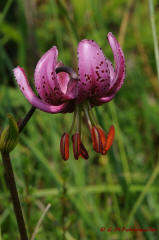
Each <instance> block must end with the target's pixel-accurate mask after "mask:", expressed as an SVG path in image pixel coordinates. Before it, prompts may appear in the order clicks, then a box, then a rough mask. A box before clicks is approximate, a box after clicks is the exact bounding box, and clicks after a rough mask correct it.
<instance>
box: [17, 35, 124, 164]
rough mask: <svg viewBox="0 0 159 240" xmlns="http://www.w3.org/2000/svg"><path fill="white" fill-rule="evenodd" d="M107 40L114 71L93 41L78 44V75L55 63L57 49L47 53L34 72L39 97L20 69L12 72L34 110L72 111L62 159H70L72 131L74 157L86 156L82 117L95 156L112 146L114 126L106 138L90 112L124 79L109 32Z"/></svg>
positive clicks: (111, 95)
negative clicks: (88, 131) (71, 121)
mask: <svg viewBox="0 0 159 240" xmlns="http://www.w3.org/2000/svg"><path fill="white" fill-rule="evenodd" d="M107 38H108V41H109V44H110V47H111V48H112V51H113V55H114V60H115V68H113V65H112V63H111V62H110V61H109V60H108V59H107V58H106V57H105V56H104V54H103V52H102V50H101V49H100V48H99V46H98V45H97V43H95V42H94V41H93V40H87V39H84V40H82V41H80V43H79V45H78V75H77V74H76V73H75V72H74V71H73V69H72V68H70V67H67V66H64V65H63V63H62V62H57V58H58V50H57V48H56V46H53V47H52V48H51V49H50V50H48V51H47V52H46V53H45V54H44V55H43V56H42V57H41V58H40V60H39V61H38V63H37V66H36V69H35V74H34V80H35V87H36V90H37V92H38V96H36V94H35V93H34V92H33V90H32V89H31V87H30V85H29V82H28V80H27V77H26V74H25V72H24V70H23V69H22V68H21V67H19V66H18V67H16V68H15V69H14V70H13V71H14V76H15V78H16V80H17V83H18V85H19V88H20V90H21V91H22V93H23V94H24V96H25V97H26V98H27V99H28V101H29V102H30V103H31V104H32V105H33V106H34V107H36V108H38V109H40V110H42V111H44V112H48V113H52V114H54V113H67V112H74V117H73V123H72V126H71V129H70V131H68V132H65V133H64V134H63V135H62V137H61V142H60V150H61V155H62V158H63V159H64V160H67V159H68V158H69V136H70V134H71V133H72V131H73V130H74V129H75V131H74V134H73V135H72V142H73V152H74V158H75V159H78V158H79V157H80V156H81V157H83V158H84V159H88V157H89V156H88V152H87V150H86V148H85V146H84V145H83V143H82V139H81V121H82V119H83V117H82V116H85V119H86V122H87V124H88V127H89V130H90V135H91V139H92V142H93V149H94V150H95V151H96V152H97V153H101V154H103V155H104V154H106V153H107V151H108V150H109V148H110V147H111V145H112V143H113V139H114V134H115V129H114V126H113V125H112V126H111V127H110V129H109V131H108V133H107V135H106V134H105V132H104V131H103V129H102V128H101V127H100V126H99V125H98V124H97V122H96V119H95V117H94V114H93V111H92V107H94V106H98V105H102V104H104V103H107V102H109V101H111V100H112V99H113V98H114V96H115V95H116V93H117V92H118V91H119V89H120V88H121V86H122V84H123V82H124V79H125V58H124V54H123V51H122V49H121V48H120V46H119V43H118V41H117V40H116V38H115V37H114V36H113V34H112V33H108V35H107Z"/></svg>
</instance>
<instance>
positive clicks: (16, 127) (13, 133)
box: [0, 106, 36, 240]
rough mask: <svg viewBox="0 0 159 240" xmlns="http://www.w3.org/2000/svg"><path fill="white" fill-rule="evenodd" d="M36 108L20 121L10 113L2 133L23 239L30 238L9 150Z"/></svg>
mask: <svg viewBox="0 0 159 240" xmlns="http://www.w3.org/2000/svg"><path fill="white" fill-rule="evenodd" d="M35 109H36V108H35V107H33V106H32V107H31V109H30V110H29V112H28V113H27V114H26V116H25V117H24V119H23V120H22V121H19V122H18V123H17V122H16V120H15V118H14V117H13V116H12V115H8V119H9V127H7V128H5V129H4V130H3V131H2V133H1V135H0V151H1V156H2V162H3V165H4V169H5V174H6V184H7V186H8V188H9V191H10V195H11V199H12V203H13V208H14V212H15V216H16V221H17V224H18V229H19V233H20V237H21V240H28V236H27V230H26V226H25V221H24V217H23V212H22V208H21V204H20V200H19V196H18V191H17V187H16V182H15V177H14V172H13V168H12V164H11V159H10V155H9V152H11V151H12V150H13V149H14V148H15V147H16V145H17V143H18V139H19V134H20V133H21V131H22V130H23V129H24V127H25V126H26V124H27V123H28V121H29V119H30V118H31V116H32V115H33V113H34V111H35Z"/></svg>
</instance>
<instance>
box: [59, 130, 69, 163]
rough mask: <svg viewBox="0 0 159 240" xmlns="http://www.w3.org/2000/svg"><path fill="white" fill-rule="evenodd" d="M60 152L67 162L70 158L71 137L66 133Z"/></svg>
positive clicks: (62, 138)
mask: <svg viewBox="0 0 159 240" xmlns="http://www.w3.org/2000/svg"><path fill="white" fill-rule="evenodd" d="M60 151H61V155H62V158H63V159H64V160H65V161H66V160H68V158H69V135H68V133H64V134H63V135H62V137H61V142H60Z"/></svg>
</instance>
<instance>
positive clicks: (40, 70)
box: [34, 47, 58, 104]
mask: <svg viewBox="0 0 159 240" xmlns="http://www.w3.org/2000/svg"><path fill="white" fill-rule="evenodd" d="M57 56H58V52H57V48H56V47H52V48H51V49H50V50H48V51H47V52H46V53H45V54H44V55H43V56H42V57H41V58H40V60H39V61H38V63H37V65H36V69H35V73H34V79H35V86H36V89H37V92H38V94H39V96H40V97H41V98H42V99H43V100H44V101H46V102H48V103H50V104H51V103H54V94H53V89H52V87H51V85H50V80H49V78H48V75H47V65H48V62H51V64H52V76H51V80H52V82H53V79H55V80H56V73H55V66H56V60H57Z"/></svg>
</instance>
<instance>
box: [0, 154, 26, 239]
mask: <svg viewBox="0 0 159 240" xmlns="http://www.w3.org/2000/svg"><path fill="white" fill-rule="evenodd" d="M1 155H2V161H3V165H4V168H5V173H6V181H7V185H8V187H9V191H10V194H11V198H12V202H13V207H14V212H15V215H16V219H17V224H18V228H19V233H20V237H21V240H28V236H27V230H26V227H25V222H24V217H23V212H22V208H21V205H20V201H19V197H18V191H17V188H16V183H15V177H14V173H13V169H12V164H11V160H10V156H9V153H7V152H1Z"/></svg>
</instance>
